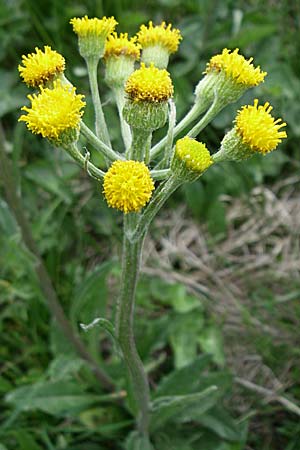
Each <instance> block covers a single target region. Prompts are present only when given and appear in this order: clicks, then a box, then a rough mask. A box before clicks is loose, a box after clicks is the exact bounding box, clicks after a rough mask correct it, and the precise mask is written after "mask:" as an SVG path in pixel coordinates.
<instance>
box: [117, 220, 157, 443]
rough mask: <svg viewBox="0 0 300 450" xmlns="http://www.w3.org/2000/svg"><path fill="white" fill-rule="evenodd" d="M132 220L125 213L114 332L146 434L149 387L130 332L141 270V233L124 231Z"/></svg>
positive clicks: (128, 227) (130, 225) (139, 427)
mask: <svg viewBox="0 0 300 450" xmlns="http://www.w3.org/2000/svg"><path fill="white" fill-rule="evenodd" d="M134 224H135V217H132V216H131V217H130V215H125V216H124V236H123V254H122V280H121V293H120V297H119V300H118V304H117V315H116V336H117V339H118V342H119V345H120V348H121V350H122V353H123V358H124V361H125V364H126V367H127V370H128V372H129V375H130V379H131V383H132V389H133V392H134V396H135V401H136V404H137V407H138V410H139V417H138V430H139V432H140V433H141V434H142V435H143V436H145V437H148V428H149V408H150V406H149V405H150V391H149V384H148V379H147V376H146V373H145V370H144V367H143V364H142V361H141V359H140V357H139V355H138V352H137V349H136V345H135V340H134V332H133V320H134V302H135V293H136V286H137V281H138V276H139V271H140V260H141V254H142V247H143V241H144V236H141V237H140V239H139V240H137V241H136V242H134V243H132V242H130V241H129V240H128V237H127V234H128V232H130V230H131V229H132V227H133V226H134Z"/></svg>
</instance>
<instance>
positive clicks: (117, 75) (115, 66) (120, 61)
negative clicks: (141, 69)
mask: <svg viewBox="0 0 300 450" xmlns="http://www.w3.org/2000/svg"><path fill="white" fill-rule="evenodd" d="M136 40H137V38H136V36H135V37H133V38H131V39H128V34H127V33H121V34H120V36H119V37H118V35H117V33H113V34H111V35H110V36H108V38H107V41H106V46H105V53H104V62H105V81H106V83H107V84H108V86H110V87H112V88H124V85H125V82H126V81H127V79H128V77H129V76H130V75H131V74H132V72H133V71H134V63H135V61H137V60H138V59H139V58H140V48H141V47H140V45H139V44H137V43H136Z"/></svg>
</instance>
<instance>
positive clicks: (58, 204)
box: [0, 0, 300, 450]
mask: <svg viewBox="0 0 300 450" xmlns="http://www.w3.org/2000/svg"><path fill="white" fill-rule="evenodd" d="M84 14H88V15H89V16H90V17H92V16H98V17H101V16H103V15H107V16H110V15H114V16H115V17H116V19H117V20H118V22H119V28H118V30H119V31H128V32H129V33H130V34H134V33H135V32H136V31H137V30H138V28H139V25H140V24H141V23H144V22H147V21H148V20H150V19H152V20H153V21H154V22H156V23H159V22H160V21H161V20H166V21H171V22H172V23H173V24H174V25H175V26H176V27H178V28H180V30H181V31H182V34H183V37H184V40H183V42H182V44H181V46H180V50H179V52H178V54H177V55H176V56H175V57H174V58H173V59H172V61H171V64H170V71H171V73H172V77H173V80H174V84H175V92H176V94H175V99H176V103H177V109H178V116H179V117H180V116H181V115H182V114H184V112H185V111H186V110H187V109H188V107H189V105H190V104H191V102H192V100H193V88H194V86H195V84H196V83H197V81H198V80H199V79H200V77H201V76H202V72H203V70H204V68H205V64H206V61H207V60H208V59H209V58H210V56H211V55H213V54H214V53H216V52H220V51H221V50H222V48H224V47H229V48H235V47H239V48H240V49H241V52H242V53H243V54H244V55H246V56H254V57H255V62H256V63H259V64H261V66H262V67H263V69H264V70H267V71H268V73H269V76H268V77H267V79H266V82H265V83H264V84H263V85H262V86H261V87H259V88H257V89H256V90H254V91H251V92H249V93H247V94H246V95H245V96H244V97H243V99H242V100H241V102H240V105H241V104H244V103H247V102H252V99H253V98H255V97H259V98H260V99H262V100H269V101H270V102H271V103H272V105H273V106H274V110H275V115H276V116H281V117H283V118H284V120H285V121H286V122H287V123H288V128H287V132H288V136H289V138H288V139H287V140H286V143H285V144H283V145H281V147H280V150H279V151H277V152H275V153H274V154H272V155H270V156H268V157H266V158H262V157H257V158H253V160H251V161H249V162H245V163H241V164H229V163H228V164H226V165H222V166H220V167H215V168H212V169H211V170H210V171H209V172H208V173H207V174H206V175H205V177H203V180H202V181H199V182H197V183H194V184H192V185H189V186H188V187H186V188H184V189H182V190H181V191H179V192H178V193H177V194H176V195H175V196H174V197H173V198H172V199H171V200H170V201H169V202H168V208H167V209H166V210H165V212H164V213H163V214H162V215H161V216H160V217H159V218H158V220H157V221H156V223H155V224H154V225H153V227H152V231H151V236H150V237H149V239H148V241H147V243H146V255H147V257H146V258H145V261H144V268H143V272H144V275H143V277H142V280H141V283H140V285H139V290H138V306H137V317H136V335H137V341H138V347H139V351H140V354H141V355H142V358H143V360H144V361H145V364H146V367H147V370H148V373H149V377H150V382H151V386H152V388H153V389H154V392H155V395H156V396H158V395H161V394H184V393H192V392H195V391H196V390H199V389H200V388H201V389H202V388H203V387H206V386H209V385H211V384H216V385H217V386H218V387H219V391H218V394H217V395H215V396H214V395H212V396H211V398H210V401H209V402H202V403H201V402H199V405H198V406H197V408H195V409H194V410H193V411H184V413H183V414H182V415H181V416H179V417H176V418H175V419H174V418H172V420H176V426H174V423H172V420H171V421H166V422H164V423H163V422H162V424H161V427H159V426H158V430H157V432H156V446H157V448H158V449H159V450H164V449H168V450H169V449H175V450H176V449H178V450H179V449H180V450H201V449H203V450H210V449H211V450H238V449H241V450H242V449H248V450H250V449H259V450H271V449H272V450H283V449H284V450H299V448H300V424H299V413H300V411H299V406H297V405H299V401H300V398H299V397H300V384H299V375H300V366H299V354H300V351H299V337H300V332H299V329H300V328H299V322H300V315H299V314H300V306H299V294H300V281H299V269H300V241H299V225H300V202H299V183H300V177H299V166H300V158H299V135H300V125H299V123H300V122H299V117H300V78H299V73H300V59H299V53H300V40H299V32H300V4H299V2H298V1H296V0H295V1H291V2H286V1H284V0H277V1H271V0H266V1H264V2H262V1H259V0H252V1H243V0H240V1H230V0H226V1H224V0H223V1H220V0H211V1H209V2H208V1H204V0H203V1H201V0H197V1H196V0H185V1H183V0H151V1H148V2H147V4H141V2H139V1H137V0H130V1H129V0H110V1H106V0H103V1H91V0H86V1H85V2H81V1H79V0H78V1H77V0H73V1H68V0H66V1H64V2H61V1H58V0H51V1H50V0H49V1H40V2H38V1H34V0H7V1H5V0H1V1H0V23H1V27H0V42H1V46H0V61H1V69H0V117H1V130H2V132H1V136H2V137H1V145H4V146H5V149H6V152H7V154H8V155H9V157H10V159H11V161H12V166H13V171H14V181H15V186H16V189H17V192H18V193H20V194H21V196H22V204H23V212H24V213H25V214H26V216H27V218H28V219H29V221H30V223H31V226H32V233H33V236H34V239H35V240H36V243H37V245H38V248H39V251H40V253H41V254H42V256H43V259H44V261H45V264H46V267H47V270H48V272H49V275H50V277H51V280H52V282H53V284H54V286H55V289H56V291H57V294H58V297H59V299H60V301H61V303H62V305H63V308H64V310H65V311H66V313H67V315H68V316H69V318H70V320H71V322H72V324H73V326H74V328H75V329H78V324H79V323H80V322H84V323H88V322H90V321H91V320H92V319H93V318H94V317H97V316H106V317H108V318H110V317H112V315H113V304H114V299H115V296H116V293H117V290H118V285H119V275H120V269H119V262H118V254H119V251H120V236H121V234H120V222H121V217H120V215H119V214H117V213H115V212H114V211H112V210H110V209H109V208H108V207H107V206H106V204H105V202H104V201H103V199H102V195H101V187H99V186H98V185H97V184H95V183H93V182H92V181H91V180H90V179H88V178H87V177H86V175H85V174H84V173H83V172H82V171H81V170H80V169H79V168H78V167H77V166H76V165H75V164H74V163H73V162H72V161H71V160H70V159H69V158H68V157H67V155H64V154H63V153H62V152H58V151H55V150H53V148H51V147H50V146H49V144H47V142H45V141H43V140H41V139H38V138H37V137H36V136H33V135H31V134H30V133H28V132H27V131H26V129H25V126H24V124H18V123H17V118H18V116H19V114H20V113H19V108H20V107H21V106H22V105H23V104H24V102H25V96H26V95H27V94H28V90H27V89H26V87H25V86H23V85H22V84H21V82H20V80H19V77H18V72H17V66H18V64H19V63H20V59H21V55H22V54H24V53H25V54H27V53H29V52H31V51H33V50H34V47H36V46H38V47H41V46H43V45H45V44H47V45H51V46H52V48H54V49H57V50H58V51H59V52H61V53H62V54H63V55H64V56H65V58H66V60H67V75H68V77H69V78H70V79H71V80H72V81H73V83H74V84H75V85H76V86H77V87H78V91H79V92H82V93H85V94H86V95H87V97H88V101H89V105H88V108H87V112H86V114H85V117H86V120H87V121H88V122H90V123H91V124H92V109H91V104H90V99H89V91H88V85H87V77H86V70H85V67H84V64H83V61H82V60H81V59H80V57H79V54H78V52H77V47H76V38H75V36H74V35H73V33H72V32H71V27H70V25H69V23H68V22H69V19H70V18H71V17H73V16H81V15H84ZM99 77H100V79H101V77H103V70H102V69H101V71H100V73H99ZM101 89H102V91H103V92H102V96H103V98H104V99H105V112H106V114H107V117H108V122H109V126H110V130H111V133H112V138H113V140H114V145H115V146H116V147H117V148H118V147H120V142H119V140H118V139H119V137H118V136H119V130H118V122H117V114H116V110H115V107H114V104H113V102H112V99H111V96H110V93H109V91H108V90H107V89H106V86H105V85H104V83H102V84H101ZM238 106H239V105H236V104H235V105H233V106H230V107H227V108H226V109H225V111H224V112H222V114H221V115H220V116H218V118H217V119H216V120H215V121H214V122H213V124H212V125H211V126H210V127H209V128H208V129H207V130H206V131H205V132H204V133H203V134H202V136H201V139H202V140H204V141H205V142H207V144H208V147H209V148H211V149H212V150H213V149H215V150H216V149H217V148H218V144H219V141H220V139H221V138H222V136H223V134H224V131H225V130H226V129H227V128H228V127H229V126H230V124H231V121H232V119H233V117H234V115H235V111H236V109H237V108H238ZM156 138H157V139H158V138H159V133H158V136H157V137H156ZM83 144H84V143H83ZM99 163H100V162H99ZM0 182H1V180H0ZM1 193H2V194H3V195H2V197H1V198H0V249H1V250H0V292H1V295H0V335H1V345H0V361H1V363H0V393H1V400H0V423H1V425H0V449H1V450H12V449H13V450H40V449H47V450H54V449H55V450H62V449H66V450H94V449H95V450H96V449H97V450H100V449H121V448H124V447H122V445H123V442H124V440H125V439H126V436H128V435H129V433H130V431H131V429H132V424H133V419H132V415H131V413H130V411H131V402H130V393H129V395H128V398H125V399H123V397H124V388H125V387H126V380H125V375H124V370H123V367H122V364H121V362H120V360H119V358H118V356H117V355H116V354H115V352H114V351H113V344H112V342H111V341H110V339H109V338H108V337H107V336H106V335H105V334H103V333H102V332H100V330H99V329H97V328H94V329H93V330H91V331H89V332H88V333H83V332H81V331H80V334H81V336H82V338H83V339H84V340H85V342H86V344H87V345H88V347H89V350H90V352H91V353H92V355H93V356H94V358H95V359H96V360H97V361H98V363H99V365H100V366H101V367H102V368H103V370H105V371H106V372H107V374H108V375H109V377H111V378H112V379H113V381H114V383H115V385H116V391H115V393H107V392H106V391H105V390H104V389H103V387H102V386H101V385H100V383H99V381H98V380H97V379H96V378H95V377H94V375H93V373H92V372H91V371H90V369H89V367H88V366H87V365H86V363H85V362H83V361H82V360H81V359H79V358H78V356H77V355H75V353H74V351H73V349H72V348H71V346H70V345H69V343H68V342H67V341H66V340H65V338H64V337H63V335H62V334H61V331H60V329H59V327H58V325H57V323H56V321H54V320H53V318H52V317H51V316H50V315H49V311H48V308H47V305H46V303H45V298H44V295H43V294H42V292H41V289H40V286H39V282H38V279H37V277H36V273H35V270H34V268H35V264H36V260H35V258H34V257H33V255H32V254H31V253H30V252H29V251H28V249H27V248H26V247H25V246H24V244H23V242H22V238H21V234H20V230H19V227H18V226H17V223H16V220H15V218H14V215H13V214H12V212H11V211H10V208H9V207H8V204H7V202H6V199H5V196H4V191H3V189H2V191H1ZM191 417H192V418H193V420H191ZM160 421H161V419H160ZM168 431H170V432H169V433H168ZM129 436H130V435H129ZM130 439H131V438H130V437H129V438H128V437H127V443H126V446H127V447H126V448H127V449H128V450H130V449H132V448H133V446H132V443H131V441H130Z"/></svg>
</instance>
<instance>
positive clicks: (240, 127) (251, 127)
mask: <svg viewBox="0 0 300 450" xmlns="http://www.w3.org/2000/svg"><path fill="white" fill-rule="evenodd" d="M272 109H273V108H272V106H270V104H269V103H268V102H266V103H265V104H264V105H263V106H262V105H258V100H257V99H255V100H254V105H253V106H252V105H247V106H243V107H242V109H241V110H240V111H239V112H238V114H237V116H236V119H235V129H236V132H237V133H238V135H239V136H240V137H241V139H242V142H243V143H244V144H246V146H248V147H250V148H251V150H253V151H254V152H259V153H262V154H266V153H268V152H270V151H272V150H274V149H275V148H276V147H277V145H278V144H279V143H280V142H281V141H282V139H283V138H286V137H287V134H286V132H285V131H280V128H282V127H284V126H286V123H284V122H282V119H276V120H275V119H274V118H273V117H272V116H271V114H270V111H272ZM281 122H282V123H281Z"/></svg>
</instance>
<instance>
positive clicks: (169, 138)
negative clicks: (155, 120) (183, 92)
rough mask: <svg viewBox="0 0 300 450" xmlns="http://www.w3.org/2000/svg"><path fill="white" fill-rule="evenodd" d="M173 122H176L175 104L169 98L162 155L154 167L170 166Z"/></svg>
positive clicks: (163, 167)
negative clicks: (167, 124) (167, 123)
mask: <svg viewBox="0 0 300 450" xmlns="http://www.w3.org/2000/svg"><path fill="white" fill-rule="evenodd" d="M175 123H176V106H175V103H174V101H173V100H169V128H168V133H167V136H166V145H165V150H164V157H163V159H162V160H161V161H160V162H159V163H158V164H157V166H156V167H155V169H165V168H167V167H169V166H170V161H171V159H172V147H173V140H174V128H175Z"/></svg>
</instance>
